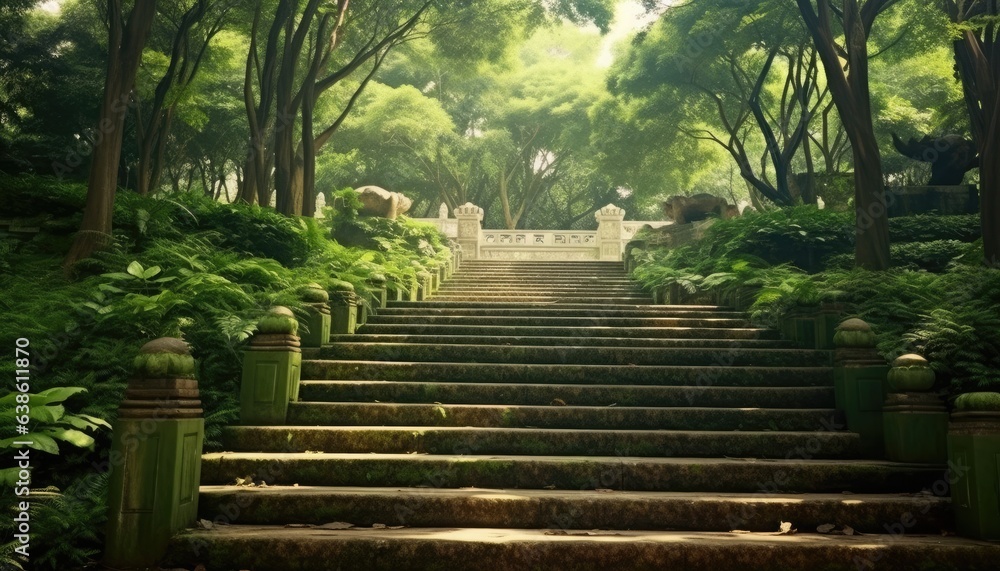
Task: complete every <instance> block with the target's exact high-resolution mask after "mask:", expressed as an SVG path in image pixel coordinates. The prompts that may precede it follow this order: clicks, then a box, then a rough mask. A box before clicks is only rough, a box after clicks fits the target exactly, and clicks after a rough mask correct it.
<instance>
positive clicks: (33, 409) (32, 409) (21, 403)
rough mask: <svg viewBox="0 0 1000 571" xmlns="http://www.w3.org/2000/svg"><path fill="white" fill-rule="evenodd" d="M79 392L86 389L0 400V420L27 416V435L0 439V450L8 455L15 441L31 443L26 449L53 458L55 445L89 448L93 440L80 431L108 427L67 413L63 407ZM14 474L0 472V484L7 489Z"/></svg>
mask: <svg viewBox="0 0 1000 571" xmlns="http://www.w3.org/2000/svg"><path fill="white" fill-rule="evenodd" d="M83 392H86V389H83V388H81V387H56V388H51V389H48V390H44V391H42V392H40V393H37V394H31V393H21V392H12V393H10V394H8V395H6V396H4V397H3V398H0V417H3V418H10V419H18V418H22V417H27V420H28V423H27V424H29V427H28V433H27V434H19V435H17V436H14V437H11V438H6V439H4V440H0V451H3V453H4V454H8V452H9V451H11V450H15V449H17V448H20V447H21V446H20V445H15V444H14V442H16V441H27V442H31V444H30V445H28V447H29V448H32V449H34V450H40V451H42V452H46V453H48V454H54V455H58V454H59V442H64V443H66V444H69V445H70V446H76V447H78V448H93V446H94V438H93V437H92V436H90V435H89V434H87V433H86V432H84V431H96V430H97V429H98V428H101V427H104V428H111V425H110V424H108V423H107V422H106V421H104V420H102V419H100V418H95V417H93V416H90V415H86V414H68V413H67V412H66V407H65V406H64V405H63V402H64V401H66V400H67V399H69V398H70V397H72V396H73V395H75V394H78V393H83ZM18 422H19V423H20V421H18ZM22 424H24V423H22ZM8 455H9V454H8ZM17 472H18V468H5V469H3V470H0V482H2V483H3V484H4V486H5V487H8V488H9V487H10V486H12V485H13V483H14V482H15V481H16V480H17Z"/></svg>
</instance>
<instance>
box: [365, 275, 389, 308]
mask: <svg viewBox="0 0 1000 571" xmlns="http://www.w3.org/2000/svg"><path fill="white" fill-rule="evenodd" d="M388 282H389V280H387V279H386V277H385V276H384V275H382V274H372V275H370V276H368V285H370V286H371V288H372V293H373V294H374V296H375V305H376V306H377V308H378V309H382V308H385V306H386V305H387V303H388V301H389V290H388Z"/></svg>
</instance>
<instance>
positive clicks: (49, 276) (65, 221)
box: [0, 177, 451, 569]
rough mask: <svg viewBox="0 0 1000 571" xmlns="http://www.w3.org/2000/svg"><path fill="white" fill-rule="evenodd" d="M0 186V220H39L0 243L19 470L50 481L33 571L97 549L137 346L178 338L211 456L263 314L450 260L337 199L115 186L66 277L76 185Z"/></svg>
mask: <svg viewBox="0 0 1000 571" xmlns="http://www.w3.org/2000/svg"><path fill="white" fill-rule="evenodd" d="M0 185H3V186H4V187H5V189H4V190H5V192H7V191H9V192H10V193H12V194H14V195H16V196H17V197H18V199H17V200H16V201H14V202H11V203H8V205H5V206H4V207H2V210H3V211H2V212H0V218H9V217H17V218H20V219H34V220H35V221H36V222H37V223H38V225H39V227H40V229H41V231H40V232H39V233H38V234H37V235H36V236H34V237H33V238H31V239H30V240H28V241H17V240H8V241H5V242H4V243H3V245H2V246H3V247H2V248H0V270H2V271H0V305H2V306H3V310H4V311H3V313H4V316H5V317H4V320H5V326H4V327H3V328H2V330H0V343H4V344H5V346H9V347H13V346H14V345H15V342H16V341H17V339H19V338H26V339H29V340H30V342H31V349H32V355H33V362H32V364H33V365H34V369H33V374H32V379H31V388H30V392H31V393H32V394H33V395H34V396H33V397H32V405H33V408H34V410H36V411H38V413H37V414H39V415H43V416H39V417H38V418H34V417H33V418H32V427H33V431H34V433H36V435H37V438H35V439H34V441H35V442H36V449H37V451H36V453H37V454H39V459H38V460H37V461H36V462H35V463H34V466H35V471H34V474H33V476H34V478H35V480H37V481H44V482H46V483H47V484H48V483H51V487H50V488H48V489H46V490H44V491H40V492H39V494H38V495H36V496H35V497H36V498H39V500H40V501H38V502H37V503H36V504H35V506H34V507H33V510H34V512H33V518H34V521H35V524H34V527H33V530H36V531H37V534H36V535H35V538H36V540H37V544H35V543H33V545H32V548H33V550H34V551H35V552H36V553H38V554H39V555H38V556H37V557H33V558H32V563H33V565H34V568H35V569H68V568H72V567H73V566H82V565H84V564H85V563H87V561H89V560H90V559H91V558H92V557H94V556H95V554H97V553H99V551H100V548H101V546H102V544H103V537H101V533H100V531H99V530H100V524H101V523H102V522H103V521H104V518H105V511H106V505H105V495H106V491H107V482H106V478H105V476H104V472H105V468H106V460H107V453H108V449H109V446H110V431H109V430H108V427H109V423H110V422H113V421H114V419H115V415H116V412H117V408H118V405H119V403H120V401H121V399H122V395H123V393H124V390H125V385H126V382H127V380H128V378H129V374H130V370H131V364H132V360H133V359H134V358H135V356H136V354H137V352H138V349H139V348H140V347H141V346H142V345H143V344H144V343H146V342H147V341H150V340H152V339H155V338H158V337H163V336H173V337H181V338H183V339H184V340H185V341H187V342H188V343H189V344H190V345H191V348H192V352H193V354H194V357H195V359H196V362H197V364H198V365H197V367H198V369H197V376H198V379H199V387H200V391H201V400H202V403H203V405H204V409H205V420H206V442H205V446H206V449H207V450H213V449H218V447H219V441H218V438H219V434H220V431H221V429H222V427H223V426H225V425H226V424H231V423H233V422H234V421H236V419H237V413H238V398H239V379H240V367H241V358H242V357H241V351H242V349H243V347H244V345H245V343H246V341H247V340H248V338H249V337H250V336H251V335H252V334H253V332H254V331H255V328H256V324H257V321H258V319H259V318H260V317H261V316H262V315H264V313H265V312H266V311H267V310H268V309H269V308H270V307H272V306H274V305H285V306H288V307H290V308H292V309H293V310H294V311H296V312H299V313H300V315H304V313H302V311H303V307H304V306H303V302H302V300H301V297H300V292H301V290H302V289H303V287H304V286H306V285H307V284H310V283H313V282H315V283H319V284H320V285H322V286H324V287H328V286H330V285H332V282H334V281H336V280H342V281H346V282H349V283H351V284H352V285H353V286H354V288H355V291H356V292H358V294H359V295H361V296H362V297H363V298H364V297H368V298H370V296H371V289H372V286H371V285H370V282H369V280H370V278H372V277H373V276H375V275H380V276H383V277H385V278H387V279H389V280H391V281H393V282H394V283H398V284H400V287H403V288H405V287H406V285H407V284H409V283H410V279H411V278H413V277H414V276H415V275H416V273H417V272H419V271H422V269H423V268H424V267H426V266H430V265H435V264H441V263H446V262H447V261H448V260H449V259H450V255H451V254H450V251H449V250H448V249H447V248H446V247H445V245H444V242H443V240H444V238H443V237H442V236H441V235H440V234H439V233H438V232H437V230H436V229H435V228H434V227H433V226H430V225H426V224H421V223H417V222H413V221H410V220H408V219H406V218H401V219H399V220H395V221H391V220H384V219H380V220H369V219H365V218H361V217H358V216H357V214H356V212H355V211H354V210H353V209H350V208H348V209H345V210H344V211H342V212H340V213H337V212H334V211H333V210H329V211H328V214H329V215H328V216H327V217H326V218H324V219H322V220H316V219H307V218H289V217H285V216H281V215H278V214H276V213H275V212H274V211H272V210H269V209H262V208H260V207H257V206H249V205H227V204H221V203H218V202H214V201H212V200H210V199H207V198H205V197H203V196H201V195H195V194H181V195H175V196H172V197H171V198H170V199H169V200H159V199H152V198H142V197H139V196H136V195H134V194H131V193H123V194H122V196H120V197H119V199H118V200H117V201H116V209H115V217H116V220H115V228H116V230H115V240H114V243H113V245H112V247H110V248H109V249H107V250H105V251H102V252H100V253H98V254H97V255H96V256H94V257H93V258H91V259H88V260H85V261H83V262H81V263H80V264H78V265H77V266H76V268H75V272H74V274H73V275H71V276H69V277H67V276H65V275H64V273H63V269H62V267H61V256H62V254H63V253H64V252H65V249H66V247H67V246H68V240H69V239H70V236H71V232H73V227H74V226H75V223H74V221H73V218H74V217H78V216H79V214H78V213H79V210H78V208H79V205H80V204H81V203H82V197H83V194H84V192H85V188H83V187H82V186H81V185H74V184H65V183H61V182H58V181H56V180H55V179H49V178H40V177H25V178H16V179H14V178H7V177H4V178H2V179H0ZM350 192H353V191H350ZM350 192H344V193H341V195H343V196H346V197H348V198H349V197H350ZM349 222H350V224H351V227H352V229H353V231H354V232H355V233H356V234H357V235H358V236H360V237H361V238H363V241H364V244H362V245H358V246H346V245H343V244H340V243H338V242H336V241H334V240H333V239H332V238H331V235H332V234H333V232H334V226H335V225H337V224H343V225H347V224H348V223H349ZM14 270H16V271H14ZM303 327H304V324H303ZM14 368H15V364H14V362H12V361H11V362H5V363H3V364H2V365H0V369H2V373H3V374H5V375H7V376H8V377H13V376H14ZM13 396H14V395H10V398H9V399H8V398H5V399H3V400H0V414H2V415H3V417H4V418H5V419H8V418H13V413H14V402H13V400H12V399H13ZM57 397H58V401H57V400H56V398H57ZM7 400H10V401H11V402H9V403H8V402H6V401H7ZM49 401H51V405H50V406H49V407H45V408H43V407H42V405H43V404H46V403H47V402H49ZM49 408H51V410H48V409H49ZM12 440H13V439H8V440H3V441H0V449H4V450H7V449H12V448H13V445H12V444H11V442H12ZM56 456H58V459H56V458H55V457H56ZM7 476H16V474H13V475H12V474H10V473H9V472H7V473H5V477H7ZM12 490H13V486H5V487H4V490H3V493H4V494H9V495H11V497H10V498H8V497H5V498H4V505H10V502H8V500H12V499H13V496H12ZM10 525H11V520H10V518H4V520H3V524H0V526H7V527H6V528H0V536H2V537H4V538H8V537H9V536H11V535H12V533H11V531H12V530H11V529H9V526H10ZM49 542H51V543H49ZM13 547H14V544H13V543H7V544H5V545H4V546H2V547H0V557H4V558H5V559H2V560H0V561H5V562H7V563H8V564H12V565H13V564H15V563H16V561H15V560H13V559H10V555H11V550H12V549H13ZM42 554H44V555H42Z"/></svg>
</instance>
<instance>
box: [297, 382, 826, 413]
mask: <svg viewBox="0 0 1000 571" xmlns="http://www.w3.org/2000/svg"><path fill="white" fill-rule="evenodd" d="M299 397H300V398H301V399H302V400H303V401H318V402H375V401H377V402H403V403H405V402H412V403H421V402H422V403H428V402H442V403H451V404H493V403H498V402H503V403H507V404H513V405H536V406H542V405H549V404H551V403H552V401H553V400H555V399H560V400H562V401H563V402H565V403H567V404H569V405H574V406H608V405H612V404H615V405H618V406H663V407H672V406H673V407H676V406H700V407H760V408H833V406H834V395H833V388H832V387H765V388H758V387H715V386H700V387H699V386H694V387H658V386H641V385H636V386H628V385H626V386H614V385H548V384H541V385H529V384H496V383H494V384H490V383H445V382H419V383H407V382H392V381H302V384H301V388H300V393H299Z"/></svg>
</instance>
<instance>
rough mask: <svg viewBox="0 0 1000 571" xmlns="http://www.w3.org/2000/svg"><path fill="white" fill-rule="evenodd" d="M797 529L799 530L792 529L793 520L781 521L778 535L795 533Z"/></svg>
mask: <svg viewBox="0 0 1000 571" xmlns="http://www.w3.org/2000/svg"><path fill="white" fill-rule="evenodd" d="M796 531H798V530H797V529H792V522H790V521H783V522H781V525H780V526H779V527H778V533H777V535H793V534H794V533H795V532H796Z"/></svg>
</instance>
